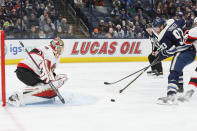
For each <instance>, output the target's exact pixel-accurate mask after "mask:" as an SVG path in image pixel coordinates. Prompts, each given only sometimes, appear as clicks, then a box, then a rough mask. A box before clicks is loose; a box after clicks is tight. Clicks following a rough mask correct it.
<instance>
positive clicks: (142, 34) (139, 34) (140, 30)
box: [134, 23, 144, 39]
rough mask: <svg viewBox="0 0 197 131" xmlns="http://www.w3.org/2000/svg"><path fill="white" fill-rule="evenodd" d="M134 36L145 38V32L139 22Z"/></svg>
mask: <svg viewBox="0 0 197 131" xmlns="http://www.w3.org/2000/svg"><path fill="white" fill-rule="evenodd" d="M134 37H135V38H137V39H142V38H144V32H143V30H142V29H141V28H140V25H139V24H138V23H136V25H135V32H134Z"/></svg>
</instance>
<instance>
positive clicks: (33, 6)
mask: <svg viewBox="0 0 197 131" xmlns="http://www.w3.org/2000/svg"><path fill="white" fill-rule="evenodd" d="M20 2H21V0H1V1H0V29H3V30H4V31H5V34H6V38H21V35H22V37H23V38H53V37H54V35H58V36H60V37H62V38H66V37H67V36H68V35H72V26H71V25H69V24H67V19H66V18H62V16H61V14H58V16H57V15H56V10H55V6H54V2H53V1H51V0H23V1H22V3H20ZM21 5H22V10H21V8H20V6H21ZM21 20H22V22H21ZM55 31H56V34H55ZM21 32H22V34H21Z"/></svg>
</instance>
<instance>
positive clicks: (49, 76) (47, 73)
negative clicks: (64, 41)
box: [40, 60, 55, 83]
mask: <svg viewBox="0 0 197 131" xmlns="http://www.w3.org/2000/svg"><path fill="white" fill-rule="evenodd" d="M40 72H41V75H40V79H41V80H43V81H44V82H45V83H49V81H54V80H55V77H54V75H53V71H52V70H51V63H50V61H48V60H43V61H42V63H41V64H40Z"/></svg>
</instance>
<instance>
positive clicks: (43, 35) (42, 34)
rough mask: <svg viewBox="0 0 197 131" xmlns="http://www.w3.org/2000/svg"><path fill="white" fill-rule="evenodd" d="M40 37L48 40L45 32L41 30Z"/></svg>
mask: <svg viewBox="0 0 197 131" xmlns="http://www.w3.org/2000/svg"><path fill="white" fill-rule="evenodd" d="M38 37H39V38H47V37H46V34H45V33H44V31H43V30H40V31H39V34H38Z"/></svg>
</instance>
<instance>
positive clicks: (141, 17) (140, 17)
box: [137, 8, 147, 20]
mask: <svg viewBox="0 0 197 131" xmlns="http://www.w3.org/2000/svg"><path fill="white" fill-rule="evenodd" d="M137 15H138V16H139V19H140V20H142V19H146V18H147V16H146V15H145V14H144V13H143V12H142V9H141V8H139V9H138V12H137Z"/></svg>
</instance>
